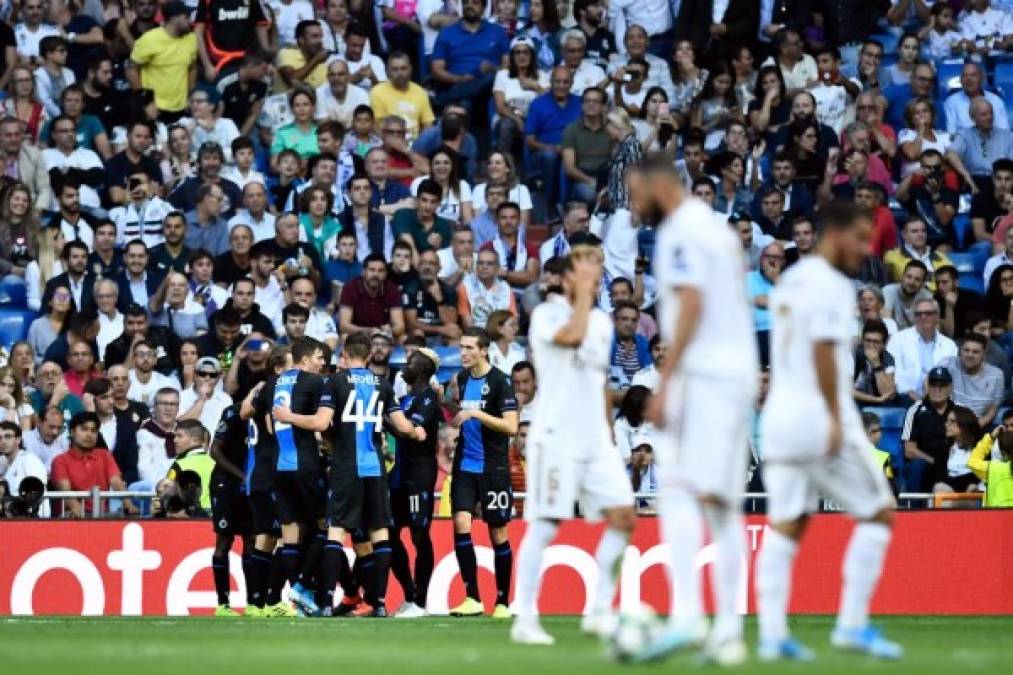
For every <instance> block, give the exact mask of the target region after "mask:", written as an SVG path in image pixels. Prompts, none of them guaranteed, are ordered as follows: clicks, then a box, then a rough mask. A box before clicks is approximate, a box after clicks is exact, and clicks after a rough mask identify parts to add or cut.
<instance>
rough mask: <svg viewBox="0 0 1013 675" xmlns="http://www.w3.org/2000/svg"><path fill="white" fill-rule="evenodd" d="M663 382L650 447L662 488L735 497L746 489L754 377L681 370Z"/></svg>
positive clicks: (754, 386) (700, 494)
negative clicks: (660, 419) (659, 423)
mask: <svg viewBox="0 0 1013 675" xmlns="http://www.w3.org/2000/svg"><path fill="white" fill-rule="evenodd" d="M664 386H667V387H668V389H667V399H666V410H665V428H664V429H662V430H661V431H659V432H657V439H656V441H655V448H654V450H655V457H656V460H657V463H658V475H659V479H660V483H661V487H662V489H666V488H668V489H670V488H673V487H682V488H685V489H689V490H690V491H692V492H693V493H694V494H696V495H699V496H704V495H713V496H716V497H734V498H736V499H737V498H738V496H739V495H741V494H742V493H743V491H744V490H745V488H746V471H747V469H748V467H749V445H748V437H749V418H750V413H751V410H752V407H753V404H754V398H755V389H756V384H755V382H739V381H735V380H718V379H712V378H705V377H702V376H700V375H683V376H680V377H676V378H674V379H673V380H671V381H670V382H668V383H667V385H664Z"/></svg>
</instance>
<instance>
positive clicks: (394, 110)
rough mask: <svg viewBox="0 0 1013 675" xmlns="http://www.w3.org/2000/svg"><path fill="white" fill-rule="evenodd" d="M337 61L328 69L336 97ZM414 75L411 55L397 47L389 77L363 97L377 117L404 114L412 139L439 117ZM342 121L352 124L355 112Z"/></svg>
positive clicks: (391, 55)
mask: <svg viewBox="0 0 1013 675" xmlns="http://www.w3.org/2000/svg"><path fill="white" fill-rule="evenodd" d="M335 63H341V61H332V62H331V64H330V66H328V71H327V79H328V81H330V82H331V84H330V93H331V96H332V97H334V98H336V97H337V93H336V91H335V83H334V82H333V81H332V74H331V68H333V67H334V64H335ZM411 77H412V61H411V59H410V58H409V57H408V55H407V54H405V53H404V52H402V51H393V52H391V53H390V55H389V56H388V57H387V78H388V79H387V80H386V81H384V82H380V83H378V84H376V85H374V86H373V87H372V88H370V89H369V95H368V97H367V100H366V101H363V103H368V104H369V105H370V106H371V107H372V108H373V114H374V115H375V116H376V118H377V119H383V118H385V117H387V116H388V115H395V114H396V115H400V116H401V117H402V118H404V120H405V124H406V125H407V129H408V134H407V137H408V139H409V140H412V139H415V138H418V136H419V133H420V132H421V131H422V130H424V129H426V128H427V127H429V126H430V125H432V124H433V122H434V121H435V117H434V115H433V109H432V107H431V106H430V104H429V96H428V95H427V94H426V90H425V89H423V88H422V87H420V86H419V85H418V84H416V83H414V82H412V81H411ZM346 81H347V79H346ZM353 89H354V87H353ZM317 95H318V96H319V95H320V90H317ZM353 109H354V108H353ZM332 117H333V116H332ZM339 121H341V122H342V123H343V124H345V126H346V127H347V126H350V123H351V115H349V118H348V120H347V121H345V120H340V118H339Z"/></svg>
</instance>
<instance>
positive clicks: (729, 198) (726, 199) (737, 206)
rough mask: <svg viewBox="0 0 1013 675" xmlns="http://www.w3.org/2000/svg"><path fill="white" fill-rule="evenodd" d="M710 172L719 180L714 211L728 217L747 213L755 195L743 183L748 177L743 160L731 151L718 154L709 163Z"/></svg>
mask: <svg viewBox="0 0 1013 675" xmlns="http://www.w3.org/2000/svg"><path fill="white" fill-rule="evenodd" d="M708 171H709V173H710V174H711V175H713V176H716V177H718V179H719V180H718V181H717V184H716V196H715V200H714V210H715V211H717V212H719V213H724V214H726V215H731V214H733V213H735V212H736V211H741V212H743V213H747V212H748V211H749V205H750V203H751V202H752V201H753V193H752V192H750V191H749V189H748V188H747V187H746V186H745V185H743V182H742V181H743V179H744V177H745V175H746V164H745V162H744V161H743V160H742V158H741V157H739V156H738V155H737V154H735V153H734V152H730V151H726V152H721V153H718V154H716V155H714V156H712V157H711V159H710V161H709V162H708ZM782 210H783V207H782Z"/></svg>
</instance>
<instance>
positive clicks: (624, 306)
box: [612, 300, 640, 316]
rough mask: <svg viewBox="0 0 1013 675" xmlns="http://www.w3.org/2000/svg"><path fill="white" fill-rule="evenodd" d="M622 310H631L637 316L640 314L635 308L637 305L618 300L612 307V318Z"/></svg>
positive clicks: (628, 301) (629, 301) (630, 301)
mask: <svg viewBox="0 0 1013 675" xmlns="http://www.w3.org/2000/svg"><path fill="white" fill-rule="evenodd" d="M624 309H632V310H633V311H634V312H636V313H637V314H638V315H639V314H640V308H639V307H637V303H635V302H633V301H632V300H620V301H619V302H617V303H615V304H614V305H613V306H612V316H615V315H616V314H618V313H619V312H621V311H623V310H624Z"/></svg>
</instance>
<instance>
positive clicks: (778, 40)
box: [758, 24, 817, 131]
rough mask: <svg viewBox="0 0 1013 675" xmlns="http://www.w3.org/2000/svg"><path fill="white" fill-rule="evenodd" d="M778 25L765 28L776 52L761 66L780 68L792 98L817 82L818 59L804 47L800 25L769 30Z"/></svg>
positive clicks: (789, 96)
mask: <svg viewBox="0 0 1013 675" xmlns="http://www.w3.org/2000/svg"><path fill="white" fill-rule="evenodd" d="M778 25H779V24H772V25H770V26H768V27H766V28H765V29H764V30H766V31H767V33H766V34H767V35H768V36H769V37H772V38H773V42H774V50H773V51H774V54H773V55H771V56H769V57H767V60H766V61H764V62H763V63H762V64H761V66H762V67H764V68H766V67H768V66H776V67H777V68H778V70H779V71H780V73H781V77H782V79H783V80H784V86H785V88H786V89H787V95H786V97H787V98H789V99H791V98H793V97H794V96H795V94H797V93H798V92H799V91H801V90H803V89H808V88H809V87H811V86H812V85H814V84H815V83H816V75H817V71H816V60H815V59H813V57H812V56H810V55H809V54H806V53H805V51H804V50H803V49H802V47H803V44H802V36H801V34H800V33H799V30H798V28H799V27H795V26H786V27H783V29H782V30H780V31H775V32H773V33H770V32H769V31H771V30H774V29H775V28H776V27H777V26H778ZM758 79H759V78H758ZM761 131H762V130H761Z"/></svg>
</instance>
